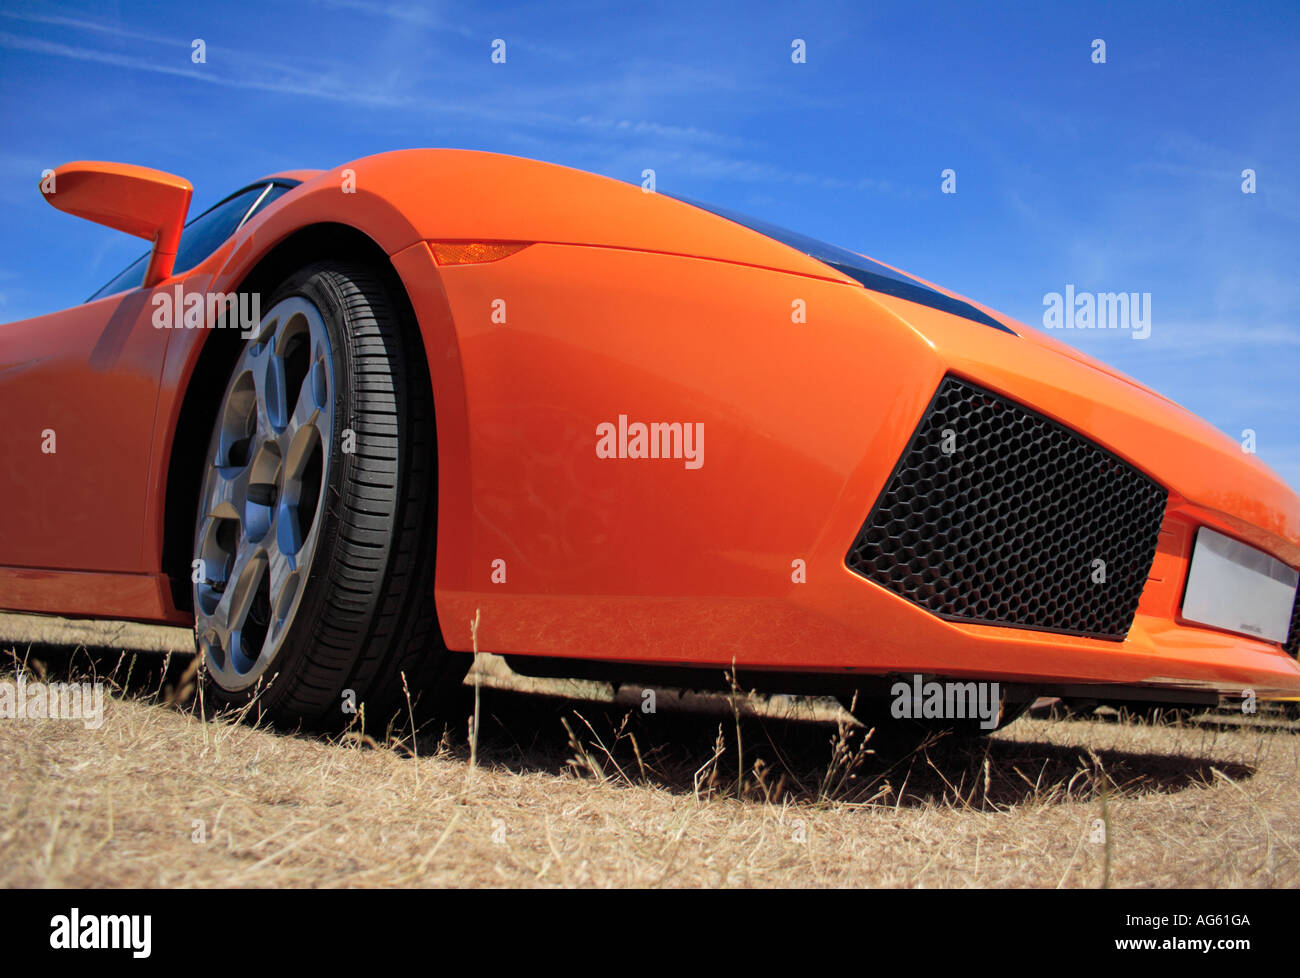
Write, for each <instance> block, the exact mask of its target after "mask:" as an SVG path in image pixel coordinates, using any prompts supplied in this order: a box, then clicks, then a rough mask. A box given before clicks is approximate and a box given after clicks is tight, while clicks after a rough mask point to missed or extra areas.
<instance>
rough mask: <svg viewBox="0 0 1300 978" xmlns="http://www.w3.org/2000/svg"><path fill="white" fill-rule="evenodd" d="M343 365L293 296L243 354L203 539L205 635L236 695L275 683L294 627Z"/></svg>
mask: <svg viewBox="0 0 1300 978" xmlns="http://www.w3.org/2000/svg"><path fill="white" fill-rule="evenodd" d="M333 436H334V359H333V349H332V346H331V344H330V339H329V333H328V331H327V330H326V328H325V322H324V320H323V319H322V318H321V314H320V312H319V310H317V308H316V307H315V306H314V305H313V304H312V303H311V302H309V301H308V300H307V299H305V298H302V297H299V296H294V297H291V298H288V299H285V300H284V301H282V302H278V303H276V304H275V306H274V307H273V308H272V309H271V310H270V311H269V312H268V313H267V314H266V315H265V316H263V317H262V321H261V324H260V325H259V327H258V330H257V332H256V334H255V335H254V337H253V338H251V339H249V340H248V341H247V343H246V345H245V347H244V350H243V351H242V352H241V353H240V356H239V361H238V363H236V365H235V369H234V372H233V373H232V375H231V378H230V383H229V384H228V385H227V386H226V393H225V396H224V398H223V399H222V403H221V408H220V412H219V413H218V415H217V422H216V427H215V429H214V430H213V432H212V439H211V441H210V442H209V444H208V454H207V470H206V472H205V473H204V476H203V488H202V491H201V492H200V494H199V510H198V519H197V525H196V527H195V533H194V551H193V552H194V559H195V560H196V561H197V562H198V563H197V564H196V565H195V571H196V573H195V574H194V575H193V577H195V578H197V580H196V582H195V583H194V618H195V634H196V636H197V638H198V644H199V651H200V653H201V654H202V656H203V658H204V663H205V667H206V668H207V670H208V672H209V673H210V674H211V675H212V677H213V678H214V679H215V680H216V682H217V683H218V684H219V685H220V686H221V687H222V688H223V689H226V690H229V691H231V692H237V691H239V690H244V689H247V688H249V687H250V686H252V685H253V684H254V683H256V682H257V681H258V680H259V679H262V678H263V677H264V676H266V675H267V672H268V669H269V668H270V667H271V665H272V664H273V663H274V662H275V659H276V656H277V654H278V653H279V651H280V649H281V647H282V646H283V644H284V641H285V637H286V636H287V635H288V634H289V632H290V629H291V627H292V625H293V621H294V616H295V614H296V613H297V610H298V605H299V604H300V602H301V600H302V594H303V590H304V587H305V585H306V583H307V576H308V573H309V572H310V570H311V564H312V558H313V556H314V555H315V552H316V541H317V537H318V536H319V533H320V524H321V522H322V520H323V517H322V510H323V509H324V493H325V487H326V486H327V485H328V484H329V464H330V446H331V444H332V439H333Z"/></svg>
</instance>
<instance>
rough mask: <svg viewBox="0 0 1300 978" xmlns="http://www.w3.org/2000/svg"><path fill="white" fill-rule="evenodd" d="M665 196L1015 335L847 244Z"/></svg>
mask: <svg viewBox="0 0 1300 978" xmlns="http://www.w3.org/2000/svg"><path fill="white" fill-rule="evenodd" d="M667 196H671V197H673V198H674V199H676V200H680V201H681V202H682V203H684V204H690V205H691V206H693V207H698V208H700V209H701V210H706V211H708V212H709V213H710V214H716V215H717V216H718V217H725V218H726V219H727V220H728V221H734V222H735V223H736V224H739V225H741V226H743V227H747V228H749V229H750V230H751V231H757V232H758V233H759V234H762V235H765V236H766V237H769V238H771V239H772V240H774V241H779V242H781V243H782V244H784V245H789V246H790V247H791V248H794V249H795V250H796V251H801V252H803V253H804V254H805V255H807V256H808V257H809V258H815V259H817V260H818V261H819V262H822V263H823V264H825V265H830V266H831V268H834V269H835V270H836V271H839V272H843V273H844V274H845V275H847V276H848V277H849V278H851V279H854V280H855V281H857V282H860V283H861V284H862V285H864V286H865V287H866V288H868V289H871V290H872V291H873V292H881V293H884V294H885V295H892V296H897V297H898V298H900V299H906V300H907V301H908V302H916V303H919V304H920V305H923V306H929V307H930V308H931V309H939V310H941V311H943V312H947V313H951V314H952V315H954V316H961V317H962V318H963V319H969V320H971V321H972V322H976V323H982V324H983V325H985V326H992V327H993V328H994V329H1000V330H1002V331H1003V332H1004V333H1012V334H1013V335H1014V332H1015V331H1014V330H1012V329H1009V328H1008V327H1006V326H1004V325H1002V324H1001V323H1000V322H998V321H997V320H996V319H994V318H993V317H992V316H990V315H988V314H987V313H984V312H981V311H980V310H978V309H976V308H975V307H974V306H972V305H971V304H970V303H969V302H963V301H962V300H961V299H954V298H953V297H952V296H948V295H944V294H943V293H942V292H939V291H938V290H936V289H933V288H931V287H930V286H928V285H926V284H925V283H924V282H921V281H918V280H917V279H914V278H912V277H911V276H910V275H904V274H903V273H902V272H897V271H894V269H892V268H890V267H889V266H888V265H882V264H881V263H880V262H878V261H873V260H872V259H870V258H867V257H865V256H864V255H859V254H858V253H857V252H855V251H849V250H848V249H847V248H841V247H839V246H838V245H833V244H827V243H826V242H825V241H818V240H817V239H816V238H810V237H808V235H806V234H800V233H799V232H797V231H790V230H788V229H786V228H783V227H778V226H777V225H775V224H769V223H768V222H767V221H760V220H759V219H758V218H754V217H749V216H748V215H745V214H738V213H736V212H735V211H733V210H728V209H727V208H725V207H715V206H714V205H712V204H705V203H702V202H701V201H698V200H692V199H691V198H690V197H678V196H676V195H675V194H669V195H667Z"/></svg>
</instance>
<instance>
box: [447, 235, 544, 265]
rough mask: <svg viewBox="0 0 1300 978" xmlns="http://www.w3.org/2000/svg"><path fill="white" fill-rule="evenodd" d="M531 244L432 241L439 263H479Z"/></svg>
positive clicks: (508, 254)
mask: <svg viewBox="0 0 1300 978" xmlns="http://www.w3.org/2000/svg"><path fill="white" fill-rule="evenodd" d="M530 244H532V242H531V241H432V242H430V247H432V248H433V257H434V258H435V259H436V260H437V262H438V264H439V265H477V264H481V263H482V262H488V261H500V260H501V259H502V258H509V257H510V256H511V255H513V254H514V253H515V252H516V251H522V250H523V249H525V248H527V247H528V246H529V245H530Z"/></svg>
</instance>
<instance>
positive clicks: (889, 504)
mask: <svg viewBox="0 0 1300 978" xmlns="http://www.w3.org/2000/svg"><path fill="white" fill-rule="evenodd" d="M1167 498H1168V493H1166V491H1165V490H1164V489H1163V488H1162V487H1161V486H1159V485H1157V484H1156V483H1155V482H1152V481H1151V479H1149V478H1147V476H1145V475H1143V474H1142V473H1141V472H1139V471H1137V469H1135V468H1133V467H1132V466H1131V465H1129V464H1127V463H1126V462H1124V461H1122V460H1121V459H1119V458H1117V457H1116V456H1114V455H1112V454H1111V453H1110V452H1108V451H1106V450H1105V449H1103V448H1101V447H1100V446H1098V445H1095V444H1093V443H1092V442H1090V441H1088V440H1087V439H1085V438H1083V437H1082V436H1080V435H1078V434H1076V433H1075V432H1073V431H1070V430H1069V429H1068V428H1064V427H1062V426H1061V425H1059V424H1057V423H1056V422H1054V421H1051V420H1049V419H1047V418H1045V417H1043V416H1042V415H1040V414H1037V413H1035V412H1033V411H1031V410H1029V409H1028V408H1026V407H1024V406H1022V405H1020V404H1016V403H1015V402H1013V401H1009V400H1007V399H1006V398H1004V397H1002V396H1000V395H998V394H993V393H991V392H989V391H986V390H982V389H980V388H978V387H976V386H974V385H973V384H969V383H967V382H966V381H963V380H957V379H956V378H954V377H947V378H945V379H944V381H943V383H942V384H941V385H940V386H939V390H938V393H936V394H935V396H934V400H933V401H932V402H931V403H930V407H929V409H928V410H927V411H926V414H925V417H924V418H922V420H921V423H920V425H919V426H918V427H917V430H916V432H915V434H913V435H912V440H911V442H910V443H909V444H908V446H907V448H906V450H905V451H904V452H903V457H902V459H900V460H899V463H898V465H897V467H896V468H895V469H894V473H893V475H892V476H890V479H889V482H888V483H887V484H886V486H885V490H884V492H883V493H881V496H880V498H879V499H878V500H877V501H876V505H875V508H874V509H873V510H872V511H871V515H870V516H868V517H867V521H866V523H864V524H863V526H862V530H861V532H860V533H859V534H858V537H857V539H856V540H855V541H854V543H853V547H852V549H850V550H849V554H848V557H847V558H846V561H845V563H846V564H847V565H848V567H849V569H850V570H852V571H855V572H856V573H858V574H861V575H862V576H863V577H865V578H867V579H868V580H870V581H875V582H876V583H877V584H881V585H883V586H885V587H887V588H889V589H890V590H891V591H893V592H894V593H896V594H898V595H901V596H902V597H904V598H907V599H908V600H909V601H912V602H914V603H916V604H918V605H920V606H921V607H923V608H925V609H927V610H928V611H930V612H932V613H934V614H936V615H939V616H941V617H943V618H950V619H957V620H962V621H970V622H979V623H984V624H996V625H1009V626H1013V627H1018V628H1033V629H1039V630H1042V631H1050V632H1062V633H1066V634H1071V635H1087V636H1091V637H1094V638H1107V639H1123V638H1124V636H1125V635H1126V634H1127V633H1128V630H1129V626H1131V625H1132V624H1133V615H1134V613H1135V612H1136V610H1137V604H1138V599H1139V598H1140V597H1141V595H1142V588H1143V587H1144V586H1145V584H1146V580H1147V574H1148V573H1149V572H1150V569H1151V562H1152V560H1153V559H1154V557H1155V549H1156V539H1157V537H1158V536H1159V534H1160V524H1161V522H1162V521H1163V519H1164V512H1165V502H1166V500H1167ZM1095 561H1102V562H1103V563H1101V564H1096V563H1094V562H1095ZM1103 576H1104V580H1102V579H1101V578H1102V577H1103Z"/></svg>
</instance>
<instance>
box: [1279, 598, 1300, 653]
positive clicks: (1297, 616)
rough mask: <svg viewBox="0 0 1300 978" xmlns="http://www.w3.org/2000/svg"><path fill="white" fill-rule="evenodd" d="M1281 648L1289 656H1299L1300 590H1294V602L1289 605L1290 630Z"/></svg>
mask: <svg viewBox="0 0 1300 978" xmlns="http://www.w3.org/2000/svg"><path fill="white" fill-rule="evenodd" d="M1282 648H1284V649H1286V654H1287V655H1289V656H1290V657H1291V658H1293V659H1295V658H1300V655H1298V653H1300V591H1296V596H1295V604H1294V605H1292V607H1291V631H1290V632H1289V633H1288V638H1287V640H1286V645H1284V646H1282Z"/></svg>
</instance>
